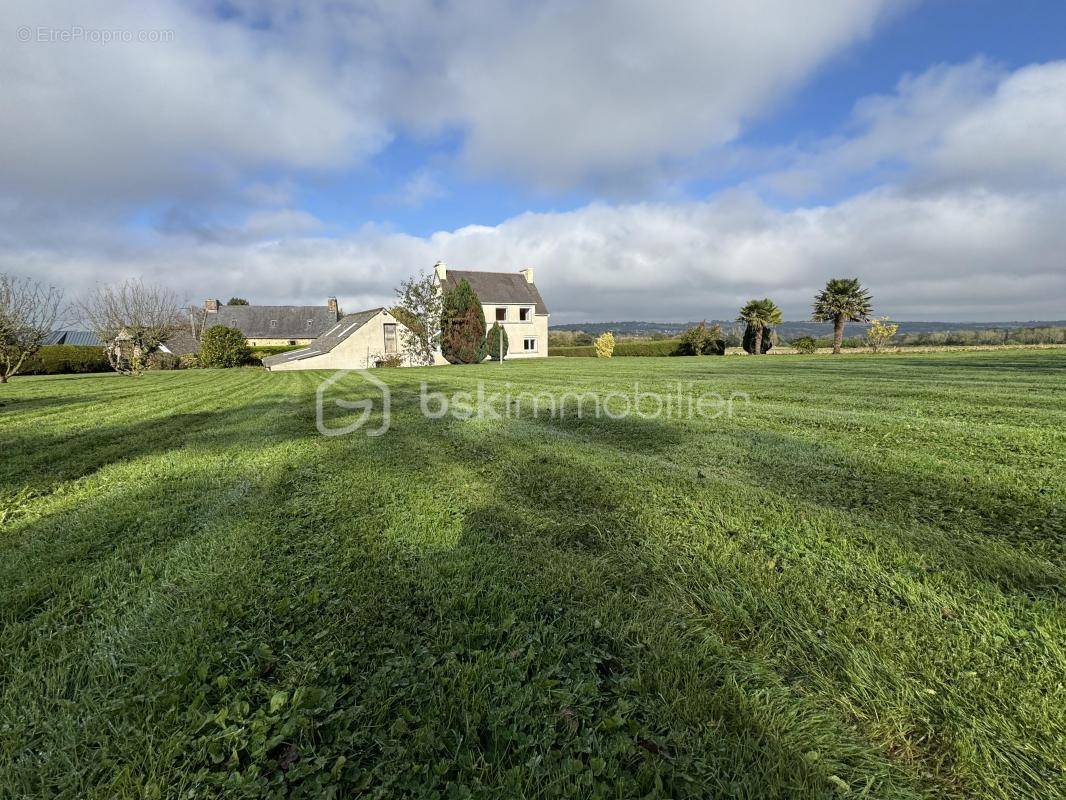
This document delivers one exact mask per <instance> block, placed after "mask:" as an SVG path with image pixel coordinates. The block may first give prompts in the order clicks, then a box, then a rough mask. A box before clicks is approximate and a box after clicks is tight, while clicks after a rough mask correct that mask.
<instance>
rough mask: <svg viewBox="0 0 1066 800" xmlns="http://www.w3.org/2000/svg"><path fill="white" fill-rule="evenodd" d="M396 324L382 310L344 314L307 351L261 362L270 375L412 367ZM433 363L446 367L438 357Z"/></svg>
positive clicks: (295, 352)
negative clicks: (394, 363)
mask: <svg viewBox="0 0 1066 800" xmlns="http://www.w3.org/2000/svg"><path fill="white" fill-rule="evenodd" d="M403 327H404V326H403V323H402V322H400V321H399V320H398V319H396V317H394V316H393V315H392V313H391V312H390V311H389V310H388V309H385V308H371V309H368V310H367V311H358V312H356V313H355V314H348V315H347V316H344V317H341V319H340V320H339V321H338V322H337V324H336V325H334V326H333V327H332V328H330V329H329V330H327V331H326V332H325V333H323V334H322V335H321V336H319V337H318V338H317V339H315V340H314V341H313V342H312V343H311V344H309V345H308V346H307V347H304V348H301V349H300V350H291V351H289V352H288V353H278V354H277V355H273V356H268V357H266V358H264V359H263V366H264V367H266V368H267V369H269V370H270V371H271V372H280V371H284V370H293V369H366V368H368V367H374V366H377V365H378V364H379V363H380V362H381V361H383V360H385V359H387V358H390V357H396V356H398V357H400V358H401V359H402V360H403V366H405V367H409V366H412V365H411V362H410V359H409V358H408V357H407V356H406V355H405V354H404V352H403V342H402V340H401V335H402V333H401V328H403ZM438 358H439V361H438V362H437V363H445V364H446V363H448V362H447V361H445V360H444V357H443V356H438Z"/></svg>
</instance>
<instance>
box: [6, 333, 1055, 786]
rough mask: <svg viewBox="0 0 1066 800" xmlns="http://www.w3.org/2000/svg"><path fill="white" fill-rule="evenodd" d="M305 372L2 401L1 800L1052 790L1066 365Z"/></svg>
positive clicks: (119, 380)
mask: <svg viewBox="0 0 1066 800" xmlns="http://www.w3.org/2000/svg"><path fill="white" fill-rule="evenodd" d="M327 375H328V373H273V374H272V373H266V372H263V371H257V370H231V371H207V370H205V371H191V372H173V373H151V374H148V375H145V376H143V377H141V378H138V379H130V378H123V377H119V376H60V377H50V378H49V377H46V378H23V379H16V380H15V381H14V382H13V383H12V384H11V385H9V386H6V387H0V796H2V797H24V796H27V797H29V796H32V797H46V796H47V797H51V796H57V795H58V796H63V797H70V798H109V799H110V798H142V797H143V798H157V797H158V798H162V797H168V798H169V797H175V798H176V797H201V796H206V797H216V796H220V795H226V796H233V797H260V796H271V797H286V796H289V797H329V796H337V797H351V796H359V795H367V796H380V797H441V798H462V797H517V796H525V797H568V798H569V797H603V798H622V797H626V798H628V797H639V796H679V797H683V796H700V797H707V796H722V797H725V796H730V797H747V798H766V797H789V798H793V797H833V796H842V797H843V796H847V797H878V798H881V797H896V798H904V797H929V798H934V797H989V798H991V797H996V798H1011V799H1012V800H1013V798H1021V797H1030V798H1050V797H1054V796H1063V795H1064V794H1066V772H1064V767H1063V765H1064V763H1066V688H1064V681H1066V677H1064V676H1066V614H1064V596H1066V593H1064V580H1063V578H1064V563H1066V560H1064V550H1066V541H1064V535H1066V510H1064V509H1066V477H1064V476H1066V351H1063V350H1048V351H1042V352H1033V351H1025V352H1023V351H1004V352H996V353H990V352H982V353H941V354H922V355H887V356H845V357H841V358H836V359H834V358H831V357H826V356H818V357H782V358H765V359H755V358H702V359H695V358H689V359H680V358H671V359H668V358H657V359H655V358H652V359H642V358H626V359H615V360H612V361H596V360H591V359H552V360H547V361H540V362H525V363H521V362H515V363H508V364H504V365H502V366H501V365H496V364H487V365H483V366H479V367H464V368H458V367H456V368H438V369H435V370H379V371H377V372H376V373H375V375H377V376H379V377H381V378H383V379H384V380H386V381H387V382H388V383H389V384H390V386H391V387H392V390H393V394H392V412H393V418H392V427H391V430H390V431H389V432H388V434H387V435H385V436H381V437H378V438H369V437H367V436H365V435H364V433H363V432H362V431H359V432H356V433H354V434H352V435H350V436H343V437H333V438H330V437H324V436H321V435H319V434H318V433H317V432H316V429H315V405H314V397H315V389H316V386H317V385H318V383H319V382H320V381H321V380H322V379H323V378H325V377H327ZM480 379H484V380H486V381H490V382H492V383H491V384H490V388H493V389H494V390H495V389H499V388H502V386H503V384H505V383H509V384H510V385H511V391H512V392H518V391H521V390H523V389H529V390H534V391H542V390H548V391H555V392H564V391H584V390H589V391H595V392H599V393H607V392H609V391H614V390H619V391H629V390H630V387H631V386H632V384H633V382H634V381H639V382H640V385H641V389H642V390H644V391H646V390H655V389H659V390H662V391H668V392H673V393H675V394H676V392H677V388H676V387H677V384H678V383H679V382H680V383H681V384H682V386H683V392H702V391H707V392H718V393H721V394H724V395H728V394H729V393H730V392H734V391H736V392H746V393H747V394H748V395H749V396H750V400H751V401H750V404H748V405H744V404H739V405H738V406H737V407H736V413H735V414H734V416H733V417H732V418H726V417H720V418H717V419H706V418H694V419H687V418H681V419H671V420H666V419H661V418H660V419H645V418H641V417H637V416H631V417H629V418H627V419H623V420H612V419H607V418H601V419H593V418H589V417H586V418H584V419H576V418H574V417H573V416H571V417H567V418H563V419H558V418H557V419H550V418H547V417H546V416H545V415H541V416H540V417H539V418H533V417H532V415H531V414H528V413H525V414H524V415H522V416H521V417H520V418H512V419H501V420H494V419H491V418H473V419H469V420H465V421H460V420H456V419H453V418H445V419H441V420H428V419H425V418H423V416H422V415H421V413H420V411H419V395H418V390H419V382H420V381H423V380H426V381H429V382H430V383H431V384H432V388H435V389H439V390H445V391H454V390H456V389H466V390H471V389H473V387H474V386H475V385H476V383H477V381H478V380H480ZM689 382H694V383H693V386H692V388H691V389H690V388H688V384H689ZM367 393H368V385H367V384H366V383H365V382H363V381H362V380H361V379H360V378H359V377H358V376H357V375H350V376H348V377H346V378H345V379H344V380H343V381H341V382H340V383H339V384H337V385H335V386H334V387H332V388H331V392H330V395H329V397H328V398H327V399H329V398H332V397H333V396H343V397H347V398H349V399H358V398H359V397H364V396H367ZM338 413H346V414H349V415H353V414H354V413H355V412H338ZM345 419H347V417H346V418H345Z"/></svg>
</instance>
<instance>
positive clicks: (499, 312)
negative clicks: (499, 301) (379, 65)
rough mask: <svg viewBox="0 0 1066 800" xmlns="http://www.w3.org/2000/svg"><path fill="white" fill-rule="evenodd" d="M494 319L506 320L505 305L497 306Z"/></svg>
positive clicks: (498, 320)
mask: <svg viewBox="0 0 1066 800" xmlns="http://www.w3.org/2000/svg"><path fill="white" fill-rule="evenodd" d="M496 321H497V322H506V321H507V309H506V308H505V307H497V309H496Z"/></svg>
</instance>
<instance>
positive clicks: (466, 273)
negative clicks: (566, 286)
mask: <svg viewBox="0 0 1066 800" xmlns="http://www.w3.org/2000/svg"><path fill="white" fill-rule="evenodd" d="M434 271H435V273H436V275H437V281H438V282H439V284H440V286H441V289H442V290H445V291H447V290H448V289H454V288H455V287H456V286H457V285H458V283H459V281H461V280H465V281H466V282H467V283H469V284H470V288H471V289H473V290H474V293H475V294H476V295H477V296H478V299H479V300H481V307H482V310H483V311H484V312H485V329H486V330H488V329H490V328H491V327H492V325H493V323H494V322H498V323H500V325H501V326H502V327H503V329H504V330H505V331H507V360H511V359H516V358H545V357H546V356H547V355H548V307H547V306H546V305H545V303H544V298H542V297H541V296H540V291H539V290H538V289H537V285H536V284H535V283H534V282H533V270H532V269H531V268H526V269H522V270H519V271H518V272H475V271H473V270H460V269H450V268H449V267H448V266H447V265H446V264H445V263H444V262H443V261H438V262H437V264H436V266H435V267H434Z"/></svg>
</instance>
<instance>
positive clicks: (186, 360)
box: [178, 353, 200, 369]
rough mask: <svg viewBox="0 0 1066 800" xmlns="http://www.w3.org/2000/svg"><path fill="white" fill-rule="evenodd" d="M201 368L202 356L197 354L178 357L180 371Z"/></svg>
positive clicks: (185, 354) (184, 354) (183, 354)
mask: <svg viewBox="0 0 1066 800" xmlns="http://www.w3.org/2000/svg"><path fill="white" fill-rule="evenodd" d="M199 366H200V356H198V355H197V354H196V353H182V354H181V355H180V356H178V369H196V368H197V367H199Z"/></svg>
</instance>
